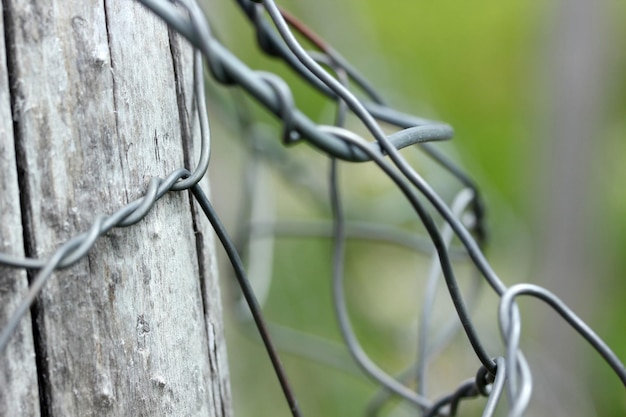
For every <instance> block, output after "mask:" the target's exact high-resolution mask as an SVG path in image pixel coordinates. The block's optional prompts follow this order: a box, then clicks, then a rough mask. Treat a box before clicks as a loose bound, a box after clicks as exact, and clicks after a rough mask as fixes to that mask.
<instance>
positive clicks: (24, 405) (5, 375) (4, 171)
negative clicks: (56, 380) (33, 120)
mask: <svg viewBox="0 0 626 417" xmlns="http://www.w3.org/2000/svg"><path fill="white" fill-rule="evenodd" d="M2 28H3V16H2V9H1V8H0V29H2ZM0 252H3V253H8V254H11V255H14V256H20V257H23V256H24V242H23V240H22V219H21V214H20V199H19V188H18V183H17V166H16V163H15V145H14V143H13V121H12V119H11V101H10V96H9V79H8V69H7V62H6V51H5V42H4V30H0ZM27 285H28V283H27V279H26V271H23V270H17V269H10V268H8V267H3V266H0V323H6V322H7V320H8V318H9V315H10V314H11V313H12V312H13V311H14V310H15V308H16V307H17V304H18V303H19V300H20V297H21V296H23V294H24V292H25V291H26V287H27ZM37 391H38V390H37V368H36V365H35V350H34V345H33V333H32V329H31V321H30V315H27V316H26V317H25V318H24V320H22V322H21V323H20V326H19V327H18V329H17V331H16V334H15V335H14V337H13V339H12V340H11V342H10V343H9V345H8V346H7V348H6V350H5V352H4V353H3V354H1V355H0V415H1V416H5V415H6V416H38V415H39V394H38V392H37Z"/></svg>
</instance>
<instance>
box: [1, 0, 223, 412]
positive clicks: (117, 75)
mask: <svg viewBox="0 0 626 417" xmlns="http://www.w3.org/2000/svg"><path fill="white" fill-rule="evenodd" d="M5 7H6V11H7V13H8V17H9V20H10V21H11V22H13V25H12V27H11V28H10V33H11V39H9V40H8V41H9V42H10V43H11V45H12V53H11V54H9V57H10V58H11V60H12V71H13V78H14V79H15V88H14V92H15V94H16V95H15V97H14V101H15V103H17V105H16V106H14V113H15V114H14V117H16V142H17V149H18V163H19V164H20V165H21V166H22V168H23V169H24V171H25V178H24V180H23V181H22V182H21V192H22V193H24V194H25V198H26V199H27V201H28V204H27V209H26V210H25V219H26V220H25V223H24V228H25V231H26V233H25V236H26V242H25V243H26V245H25V246H26V249H27V252H28V253H29V254H30V255H32V256H37V257H46V256H49V255H50V254H51V253H52V252H53V251H54V250H55V248H57V247H58V246H59V245H60V244H61V243H63V242H65V241H66V240H68V239H69V238H71V237H72V236H74V235H76V234H78V233H80V232H82V231H85V230H87V229H88V228H89V227H90V225H91V224H92V222H93V221H94V219H95V218H96V215H98V214H101V213H103V214H110V213H113V212H115V211H116V210H118V209H119V208H121V207H123V206H124V205H125V204H127V203H128V202H130V201H132V200H134V199H137V198H138V197H140V196H142V194H143V192H144V191H145V189H146V185H147V183H148V180H149V179H150V177H152V176H161V177H165V176H166V175H167V174H169V173H170V172H171V171H173V170H174V169H176V168H179V167H182V166H183V165H184V148H183V139H184V138H183V137H182V134H181V132H182V129H181V120H180V111H179V110H180V109H179V101H180V100H181V97H180V93H178V92H177V91H178V90H180V89H177V86H176V82H177V80H178V79H181V80H182V79H188V77H187V78H184V77H183V76H180V77H177V76H176V73H175V70H174V68H175V65H174V60H173V55H172V49H171V47H170V39H169V36H168V31H167V28H166V27H165V25H164V24H163V23H162V22H161V21H159V20H158V19H157V18H155V17H154V16H152V15H151V14H150V13H148V12H147V11H146V10H145V9H143V8H142V7H141V6H140V5H139V4H138V3H136V2H131V1H128V0H108V1H106V2H104V3H103V2H100V1H94V0H89V1H83V0H81V1H77V0H70V1H61V0H58V1H49V2H31V1H27V0H7V1H5ZM188 53H189V52H187V54H188ZM179 71H181V72H182V73H187V72H189V74H191V73H192V67H191V66H187V65H185V66H183V67H181V68H180V69H179ZM190 76H191V75H189V77H190ZM184 92H185V94H188V93H191V91H190V90H188V89H185V90H184ZM185 100H187V99H186V98H185V99H184V100H183V101H185ZM200 246H202V247H204V248H205V249H204V250H203V251H202V253H200V255H201V256H207V253H208V254H209V255H208V256H209V258H207V259H209V260H208V261H207V260H204V258H201V259H199V252H198V248H199V247H200ZM205 251H206V253H205ZM213 251H214V248H213V246H212V241H211V240H210V239H206V238H203V241H202V245H199V244H198V241H197V236H196V233H194V217H193V215H192V205H191V202H190V200H189V197H188V193H187V192H180V193H175V194H168V195H166V196H164V197H163V198H162V199H161V200H160V201H159V202H157V204H156V205H155V207H154V208H153V209H152V211H151V212H150V214H149V215H148V216H147V217H146V218H145V219H144V220H143V221H142V222H140V223H139V224H137V225H135V226H132V227H130V228H126V229H114V230H113V231H111V232H109V233H108V234H107V235H106V236H104V237H102V238H101V239H100V240H99V241H98V243H96V245H95V246H94V248H93V249H92V250H91V251H90V253H89V255H88V256H87V257H86V258H84V259H82V260H81V261H79V262H78V263H77V264H76V265H74V266H73V267H71V268H69V269H67V270H64V271H62V272H59V273H56V274H55V276H54V277H53V278H52V279H51V280H50V281H49V282H48V284H47V285H46V287H45V290H44V292H43V293H42V296H41V297H40V299H39V301H38V306H37V310H36V311H37V315H36V318H35V322H36V326H35V329H34V334H35V340H36V341H37V344H38V346H40V349H39V350H38V354H39V355H40V357H41V360H40V363H42V366H40V369H39V372H40V374H41V378H40V380H41V381H43V387H42V390H41V392H42V393H43V402H42V404H43V405H44V407H45V409H46V413H47V414H46V415H50V416H131V415H132V416H170V415H172V416H174V415H175V416H200V415H202V416H207V415H208V416H222V415H230V403H229V400H228V395H229V394H228V388H227V387H228V385H227V383H226V382H224V380H223V378H222V376H220V375H218V374H219V373H222V374H223V375H226V376H227V375H228V373H227V368H226V366H225V356H224V350H223V349H224V348H223V343H224V339H223V335H222V333H221V331H222V327H221V309H220V304H219V302H216V300H219V290H218V288H217V282H216V281H215V280H216V277H215V276H214V274H215V270H214V268H212V267H209V268H206V267H205V266H204V265H205V264H206V263H207V262H208V263H209V264H211V262H212V260H211V259H212V258H210V257H211V256H214V254H213ZM207 293H210V294H211V295H210V297H211V298H210V299H209V298H208V296H207ZM216 323H220V324H216ZM216 363H217V364H219V366H216V365H215V364H216Z"/></svg>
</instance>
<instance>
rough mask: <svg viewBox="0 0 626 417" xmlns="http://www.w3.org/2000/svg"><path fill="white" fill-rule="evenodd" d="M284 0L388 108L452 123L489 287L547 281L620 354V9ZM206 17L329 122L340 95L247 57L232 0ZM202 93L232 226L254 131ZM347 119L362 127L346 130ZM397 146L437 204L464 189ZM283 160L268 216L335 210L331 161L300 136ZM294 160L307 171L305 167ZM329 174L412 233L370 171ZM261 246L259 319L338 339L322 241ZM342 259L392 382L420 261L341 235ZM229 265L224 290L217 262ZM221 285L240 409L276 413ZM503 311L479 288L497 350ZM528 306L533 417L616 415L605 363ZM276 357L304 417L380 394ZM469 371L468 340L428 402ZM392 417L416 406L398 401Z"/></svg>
mask: <svg viewBox="0 0 626 417" xmlns="http://www.w3.org/2000/svg"><path fill="white" fill-rule="evenodd" d="M278 3H279V5H280V6H282V7H284V8H285V9H287V10H289V11H290V12H292V13H293V14H294V15H296V16H298V17H299V18H300V19H301V20H302V21H304V22H305V23H306V24H307V25H309V26H310V27H311V28H313V29H314V30H315V31H317V32H318V33H319V34H320V35H321V36H322V37H323V38H324V39H325V40H326V41H328V42H329V43H330V44H331V45H333V47H334V48H335V49H336V50H338V51H339V52H340V53H341V54H342V55H343V56H344V57H346V58H347V59H348V60H349V61H350V62H351V63H352V64H353V65H354V66H355V67H356V68H358V69H359V70H360V72H361V73H362V74H363V75H365V76H366V77H367V78H368V79H369V80H370V81H371V82H372V83H373V84H374V85H375V86H376V87H377V88H378V90H379V92H381V93H382V95H383V96H384V97H385V98H386V99H387V101H388V102H389V103H390V104H391V105H392V106H393V107H395V108H397V109H399V110H401V111H404V112H408V113H413V114H416V115H419V116H424V117H429V118H435V119H439V120H443V121H445V122H447V123H450V124H451V125H452V126H453V127H454V128H455V132H456V134H455V138H454V140H453V142H452V143H445V144H439V145H437V146H438V147H440V148H441V149H442V150H443V151H444V152H445V153H447V154H448V155H450V156H451V157H453V158H454V160H456V161H457V162H458V163H459V164H460V165H461V166H463V167H464V168H465V169H466V170H467V171H468V172H469V173H470V174H471V176H472V177H473V178H474V179H475V180H476V182H477V183H478V184H479V185H480V187H481V189H482V191H483V194H484V198H485V200H486V203H487V208H488V219H487V223H488V228H489V231H490V239H491V240H490V244H489V246H488V250H487V255H488V258H489V259H490V261H491V262H492V264H493V265H494V268H495V270H496V271H497V272H498V273H499V275H500V277H501V278H502V279H503V280H504V282H505V283H507V284H508V285H511V284H514V283H516V282H524V281H525V282H533V283H537V284H540V285H543V286H546V287H547V288H549V289H550V290H553V291H554V292H555V293H556V294H557V295H559V296H560V297H561V298H562V299H563V300H564V301H565V302H566V303H567V304H568V305H570V306H571V307H572V308H573V309H574V310H575V311H576V312H577V313H578V314H579V315H580V316H581V317H582V318H583V319H584V320H585V321H587V322H588V323H589V324H590V325H591V327H592V328H594V329H595V330H596V331H597V332H598V334H599V335H600V336H601V337H603V338H604V339H605V340H606V341H607V342H608V344H609V345H610V346H611V347H612V348H613V349H614V351H615V352H616V353H617V355H618V356H619V357H620V358H621V359H622V361H625V360H626V332H625V329H626V325H625V324H624V318H625V317H626V303H624V302H623V298H624V295H626V283H625V282H624V280H623V276H624V271H626V256H625V254H626V250H625V248H626V220H624V219H626V190H625V188H624V186H623V185H622V184H623V182H624V178H626V77H625V76H624V74H626V47H625V46H626V45H625V43H626V42H625V41H624V39H626V37H625V35H626V33H624V32H625V29H624V28H626V3H624V2H621V1H612V0H600V1H595V2H589V1H585V0H572V1H566V0H561V1H550V2H529V1H511V2H497V1H493V0H481V1H475V2H452V1H439V2H428V1H422V0H417V1H406V0H388V1H385V2H375V1H357V0H345V1H342V2H334V1H330V0H318V1H316V2H304V1H280V2H278ZM206 10H207V11H208V15H209V18H210V21H211V23H212V25H213V26H214V28H215V30H216V32H217V33H218V35H219V36H220V38H221V40H222V41H223V43H224V44H225V45H226V46H227V47H228V48H229V49H231V50H232V51H234V52H235V53H236V54H237V55H238V56H239V57H240V58H241V59H242V60H243V61H244V62H245V63H246V64H247V65H249V66H250V67H251V68H253V69H262V70H269V71H274V72H276V73H278V74H280V75H281V76H282V77H283V78H284V79H285V80H286V81H287V82H288V83H289V84H290V86H291V87H292V89H293V90H294V96H295V99H296V103H297V105H298V107H299V108H300V109H301V110H302V111H303V112H305V113H306V114H307V115H309V117H310V118H312V119H313V120H320V121H322V122H324V123H329V122H330V121H331V120H332V114H333V111H334V107H333V105H332V104H330V103H328V102H327V101H325V100H324V98H323V97H322V96H321V95H319V94H318V93H316V92H314V91H312V90H311V89H310V88H308V87H307V86H306V85H305V84H304V83H302V82H301V81H299V80H298V78H297V77H296V76H295V75H293V74H292V73H291V72H290V70H289V69H288V68H286V66H285V65H283V64H282V63H280V62H278V61H276V60H273V59H269V58H266V57H265V56H263V55H262V54H261V53H260V52H259V50H258V48H257V46H256V43H255V37H254V34H253V31H252V29H251V28H250V25H249V23H248V22H247V21H246V20H245V19H244V18H243V16H242V14H241V12H240V11H239V10H238V9H237V8H236V6H235V5H234V2H232V1H227V0H211V1H209V2H207V5H206ZM230 89H232V87H231V88H230ZM209 91H210V92H211V93H212V95H213V100H212V104H211V121H212V122H213V125H212V131H213V138H214V142H215V145H214V151H213V152H214V153H213V162H212V166H211V170H212V171H211V181H212V184H213V200H214V201H215V204H216V206H217V208H218V210H219V212H220V213H221V214H222V215H223V216H224V217H225V218H226V220H227V222H228V224H229V228H230V230H233V231H235V230H237V227H238V226H241V219H240V218H238V217H237V212H238V210H239V207H241V204H242V202H243V201H244V200H245V195H242V194H243V192H242V190H243V185H242V184H243V174H242V172H243V171H244V167H245V166H246V164H248V163H249V160H247V159H246V158H245V152H244V149H245V146H244V145H245V143H246V141H247V140H248V138H246V137H242V134H241V132H240V131H238V130H237V129H236V127H233V126H232V124H230V123H227V122H226V123H225V122H224V120H227V119H228V117H227V116H228V114H231V115H232V114H233V112H234V106H235V105H233V104H232V102H231V101H228V100H229V95H228V93H227V92H226V90H225V89H224V88H223V87H219V86H216V85H215V84H210V85H209ZM229 103H230V104H229ZM251 108H252V111H253V113H254V114H255V117H257V118H258V120H260V121H262V122H263V123H265V124H267V126H269V128H270V129H272V131H274V132H278V131H279V125H278V123H277V121H276V120H274V118H272V117H270V116H268V114H267V113H266V112H264V111H263V110H262V109H260V108H258V107H256V106H255V105H254V104H251ZM350 127H351V128H355V129H360V130H359V131H360V132H363V130H362V128H359V127H358V125H356V124H354V123H353V124H351V125H350ZM276 134H277V133H276ZM276 141H277V142H278V137H276ZM403 153H404V154H405V155H406V156H407V157H408V158H409V159H410V160H411V161H412V162H413V163H414V165H415V166H416V168H417V169H418V171H419V172H420V173H422V174H423V175H424V176H425V178H426V179H427V180H429V181H430V182H431V183H432V184H433V186H434V188H435V189H436V190H438V191H439V192H441V194H442V195H443V196H444V197H446V198H447V199H448V201H449V199H450V197H451V196H452V195H453V194H454V193H455V192H456V191H458V185H456V184H455V183H454V182H453V181H452V180H451V179H450V178H449V176H447V175H445V174H442V172H441V170H439V169H438V168H437V167H436V166H434V165H433V164H432V163H429V162H428V161H426V160H425V158H424V157H423V156H420V155H419V154H418V153H417V152H410V151H405V152H403ZM287 156H288V158H289V160H288V161H285V160H282V162H280V161H279V162H276V164H277V165H280V167H281V168H280V169H276V168H274V169H270V168H264V169H262V178H263V181H264V183H265V184H266V186H268V187H269V188H271V189H272V190H273V191H272V194H271V197H268V198H266V200H272V203H271V204H270V206H268V207H265V208H263V207H262V208H261V209H260V210H259V211H260V212H263V211H264V213H265V215H266V217H267V214H268V213H274V216H277V217H278V218H280V219H324V218H328V216H329V211H328V207H327V203H326V202H325V201H324V198H325V194H324V193H325V192H326V191H325V190H326V181H327V166H328V162H327V159H326V158H325V157H324V156H323V155H321V154H320V153H319V152H317V151H315V150H313V149H312V148H310V147H308V146H306V145H297V146H294V147H292V148H289V149H288V152H287ZM298 166H301V167H303V170H304V169H305V168H306V172H308V174H302V173H300V172H299V171H298V168H297V167H298ZM294 167H295V168H294ZM281 169H283V171H288V172H295V174H294V177H292V178H290V179H285V178H283V176H281V174H280V171H281ZM289 170H292V171H289ZM293 170H295V171H293ZM341 172H342V185H343V186H344V197H343V198H344V204H345V206H346V212H347V215H348V217H349V218H350V219H352V220H365V221H374V222H388V223H390V224H393V225H397V226H399V227H403V228H406V229H407V230H417V231H420V228H419V225H418V223H417V219H416V218H415V215H414V214H413V213H412V212H411V210H410V208H409V207H408V205H407V204H406V202H404V200H403V198H402V197H401V196H400V195H399V193H398V192H397V191H395V190H394V188H393V186H392V185H391V183H390V182H389V181H388V180H386V179H385V178H384V177H383V176H382V175H380V174H379V173H378V172H377V170H376V169H375V168H373V167H371V166H368V165H349V164H341ZM296 174H297V175H296ZM300 175H303V178H300ZM298 181H300V183H299V182H298ZM305 185H309V186H310V187H309V188H312V189H314V190H316V192H317V195H316V196H315V195H313V196H312V194H311V192H309V191H306V189H307V187H305ZM347 188H349V189H347ZM264 192H265V191H264ZM320 195H321V197H322V198H321V199H320V198H319V196H320ZM261 216H263V213H261ZM266 244H267V245H268V246H267V247H270V248H271V250H273V252H272V256H271V258H268V259H270V262H269V265H270V266H271V268H272V270H271V275H272V278H273V279H272V285H271V288H270V292H269V294H268V297H267V300H266V302H265V311H266V314H267V317H268V318H269V319H271V320H272V321H273V322H275V323H278V324H281V325H284V326H290V327H292V328H295V329H298V330H299V331H302V332H306V333H309V334H313V335H317V336H321V337H324V338H328V339H331V340H334V341H336V342H340V340H341V339H340V337H339V333H338V330H337V325H336V324H335V320H334V314H333V308H332V304H331V296H330V274H331V266H330V259H331V245H330V242H329V241H328V240H325V239H298V238H277V239H276V240H275V241H274V242H273V245H272V244H271V243H267V242H266ZM267 256H268V257H269V256H270V253H269V252H268V253H267ZM346 263H347V268H346V290H347V292H348V294H349V296H348V301H349V307H350V313H351V315H352V318H353V320H354V321H355V327H356V330H357V333H358V335H359V336H360V338H361V340H362V342H363V344H364V347H365V349H366V350H367V352H368V353H369V354H371V356H372V357H373V358H374V359H375V360H376V361H377V363H379V364H380V365H381V367H383V368H384V369H385V370H387V371H388V372H390V373H395V372H398V371H400V370H402V369H403V368H404V367H405V366H407V365H408V364H409V363H410V362H411V360H413V359H414V357H415V351H416V341H415V339H416V324H415V323H416V320H417V312H418V311H419V308H420V304H419V303H420V302H421V298H420V293H421V291H423V282H424V281H423V280H422V279H420V278H421V277H422V276H424V275H425V273H426V271H427V268H428V256H423V255H419V254H415V253H412V252H411V251H408V250H406V249H401V248H397V247H392V246H389V245H383V244H378V243H371V242H369V243H365V242H352V243H350V244H349V246H348V251H347V261H346ZM266 266H267V265H266ZM221 269H222V273H223V275H224V277H225V279H228V278H229V276H228V274H229V267H228V266H227V264H223V265H222V268H221ZM468 273H469V271H468V268H467V267H460V269H459V275H460V276H462V278H463V279H466V277H469V275H468ZM463 285H466V284H465V283H464V284H463ZM225 288H226V290H225V291H224V299H225V305H226V310H227V312H228V316H229V317H228V321H227V332H228V349H229V362H230V367H231V369H230V372H231V376H232V391H233V399H234V407H235V414H236V415H237V416H287V415H289V411H288V409H287V406H286V404H285V401H284V399H283V398H282V396H281V393H280V390H279V387H278V383H277V382H276V378H275V376H274V375H273V373H272V370H271V368H270V364H269V360H268V359H267V356H266V355H265V354H264V351H263V349H262V347H261V346H260V344H259V343H258V341H257V340H256V338H255V337H254V336H250V334H254V332H248V331H246V329H245V326H242V325H241V324H240V323H239V322H238V320H236V316H237V315H236V314H233V313H232V311H233V307H234V304H235V302H234V300H235V298H236V297H235V292H234V291H230V290H229V289H228V288H229V284H228V283H227V282H225ZM496 302H497V299H496V298H495V297H493V295H492V294H491V293H490V291H489V290H486V291H484V292H483V295H482V297H481V299H480V303H479V305H478V307H477V308H476V314H477V320H478V323H479V328H480V331H481V334H482V335H484V338H485V340H486V341H487V343H488V346H489V347H490V348H491V351H493V352H494V354H495V353H497V352H501V349H502V347H501V345H500V342H499V335H498V327H497V321H496ZM437 303H438V305H439V306H440V309H441V311H440V313H441V315H442V316H445V315H446V314H447V315H450V314H452V310H451V307H450V304H449V303H448V301H446V297H445V294H443V293H441V294H440V295H439V298H438V299H437ZM520 306H521V309H522V316H523V320H524V321H523V339H522V347H523V348H524V349H525V351H526V352H527V354H528V356H529V361H530V364H531V367H532V368H533V371H534V381H535V388H534V397H533V401H532V403H531V408H530V410H529V413H528V415H551V416H579V415H580V416H583V415H584V416H588V415H602V416H622V415H624V414H626V395H625V392H624V387H623V386H621V384H620V382H619V380H618V379H617V377H616V376H614V375H613V374H612V373H611V371H610V370H609V369H608V366H606V365H605V364H604V363H603V362H602V361H601V360H600V359H599V358H598V356H597V354H596V353H595V352H593V351H592V349H591V348H589V347H588V346H587V345H586V344H584V343H583V342H582V339H580V337H579V336H577V335H576V334H574V332H573V331H571V330H570V329H569V328H568V327H567V326H566V325H565V324H564V322H563V321H562V320H560V319H558V318H556V317H555V315H554V314H553V313H552V312H551V311H550V310H549V309H548V308H546V307H545V306H542V305H540V303H539V302H537V301H534V300H524V299H523V300H521V301H520ZM317 353H320V352H317ZM282 357H283V358H284V360H285V363H286V366H287V371H288V374H289V375H290V376H291V378H292V380H293V383H294V387H295V392H296V395H297V396H298V398H299V401H300V405H301V408H302V410H303V412H304V415H306V416H319V415H329V416H330V415H332V416H340V415H341V416H348V415H350V416H356V415H363V412H364V410H365V407H366V405H367V403H368V401H369V400H370V399H371V397H372V395H373V393H374V392H375V391H376V386H375V384H373V383H372V382H370V381H369V380H368V379H367V378H365V377H362V376H359V375H358V371H355V368H354V366H353V365H352V364H351V363H350V362H349V361H348V360H344V359H342V357H340V358H339V362H340V365H342V366H343V368H345V369H344V370H336V369H333V368H331V367H326V366H322V365H319V364H318V363H316V362H314V361H310V360H306V359H302V358H300V357H299V356H298V355H294V354H290V353H283V355H282ZM478 366H479V364H478V361H477V360H476V359H475V358H474V357H473V355H472V354H471V351H470V349H469V346H468V345H467V343H466V341H465V339H464V337H462V336H460V337H457V338H456V339H455V342H454V344H453V345H452V346H451V347H450V348H449V349H447V350H446V351H445V352H444V354H443V356H442V357H441V358H440V359H438V360H437V362H436V363H435V364H433V367H432V368H431V372H430V380H429V381H430V382H429V384H430V386H429V394H431V396H438V395H442V394H445V393H448V392H450V391H451V390H452V389H453V388H454V387H456V385H457V384H459V383H460V382H461V381H463V380H464V379H465V378H468V377H471V376H472V375H473V374H474V373H475V372H476V370H477V369H478ZM482 406H484V400H483V399H478V400H473V401H469V402H467V403H464V404H463V405H462V406H461V412H460V415H480V412H481V409H482ZM385 412H388V413H389V415H414V414H415V413H414V412H412V411H411V410H410V409H407V408H403V407H402V406H400V407H395V406H391V405H390V406H388V407H386V408H385Z"/></svg>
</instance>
